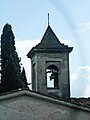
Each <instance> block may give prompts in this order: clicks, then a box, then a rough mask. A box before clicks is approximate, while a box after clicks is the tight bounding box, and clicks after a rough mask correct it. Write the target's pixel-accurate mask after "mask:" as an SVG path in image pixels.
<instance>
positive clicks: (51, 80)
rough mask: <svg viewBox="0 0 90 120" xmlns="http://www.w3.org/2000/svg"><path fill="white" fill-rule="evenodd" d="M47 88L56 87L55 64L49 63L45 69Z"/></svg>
mask: <svg viewBox="0 0 90 120" xmlns="http://www.w3.org/2000/svg"><path fill="white" fill-rule="evenodd" d="M46 74H47V88H52V89H57V88H58V68H57V66H55V65H50V66H49V67H48V68H47V70H46Z"/></svg>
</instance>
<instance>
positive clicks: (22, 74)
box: [21, 67, 27, 87]
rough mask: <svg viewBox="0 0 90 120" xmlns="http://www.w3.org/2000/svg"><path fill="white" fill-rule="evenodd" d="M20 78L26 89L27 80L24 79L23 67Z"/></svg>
mask: <svg viewBox="0 0 90 120" xmlns="http://www.w3.org/2000/svg"><path fill="white" fill-rule="evenodd" d="M21 78H22V81H23V83H24V85H25V87H27V78H26V73H25V69H24V67H23V69H22V72H21Z"/></svg>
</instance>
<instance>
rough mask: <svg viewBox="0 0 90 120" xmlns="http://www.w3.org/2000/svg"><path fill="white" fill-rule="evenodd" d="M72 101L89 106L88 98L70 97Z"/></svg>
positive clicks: (89, 99) (89, 100)
mask: <svg viewBox="0 0 90 120" xmlns="http://www.w3.org/2000/svg"><path fill="white" fill-rule="evenodd" d="M70 100H71V102H72V103H74V104H77V105H82V106H85V107H89V108H90V98H71V99H70Z"/></svg>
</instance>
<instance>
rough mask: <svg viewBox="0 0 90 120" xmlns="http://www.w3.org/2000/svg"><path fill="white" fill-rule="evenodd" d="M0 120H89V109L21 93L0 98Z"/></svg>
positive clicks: (37, 95)
mask: <svg viewBox="0 0 90 120" xmlns="http://www.w3.org/2000/svg"><path fill="white" fill-rule="evenodd" d="M24 93H25V94H24ZM0 120H90V109H88V108H84V107H81V106H76V105H74V104H71V103H67V102H63V101H59V100H56V99H53V98H49V97H46V96H42V95H39V94H37V93H32V92H21V93H15V94H10V95H6V96H3V97H0Z"/></svg>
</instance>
